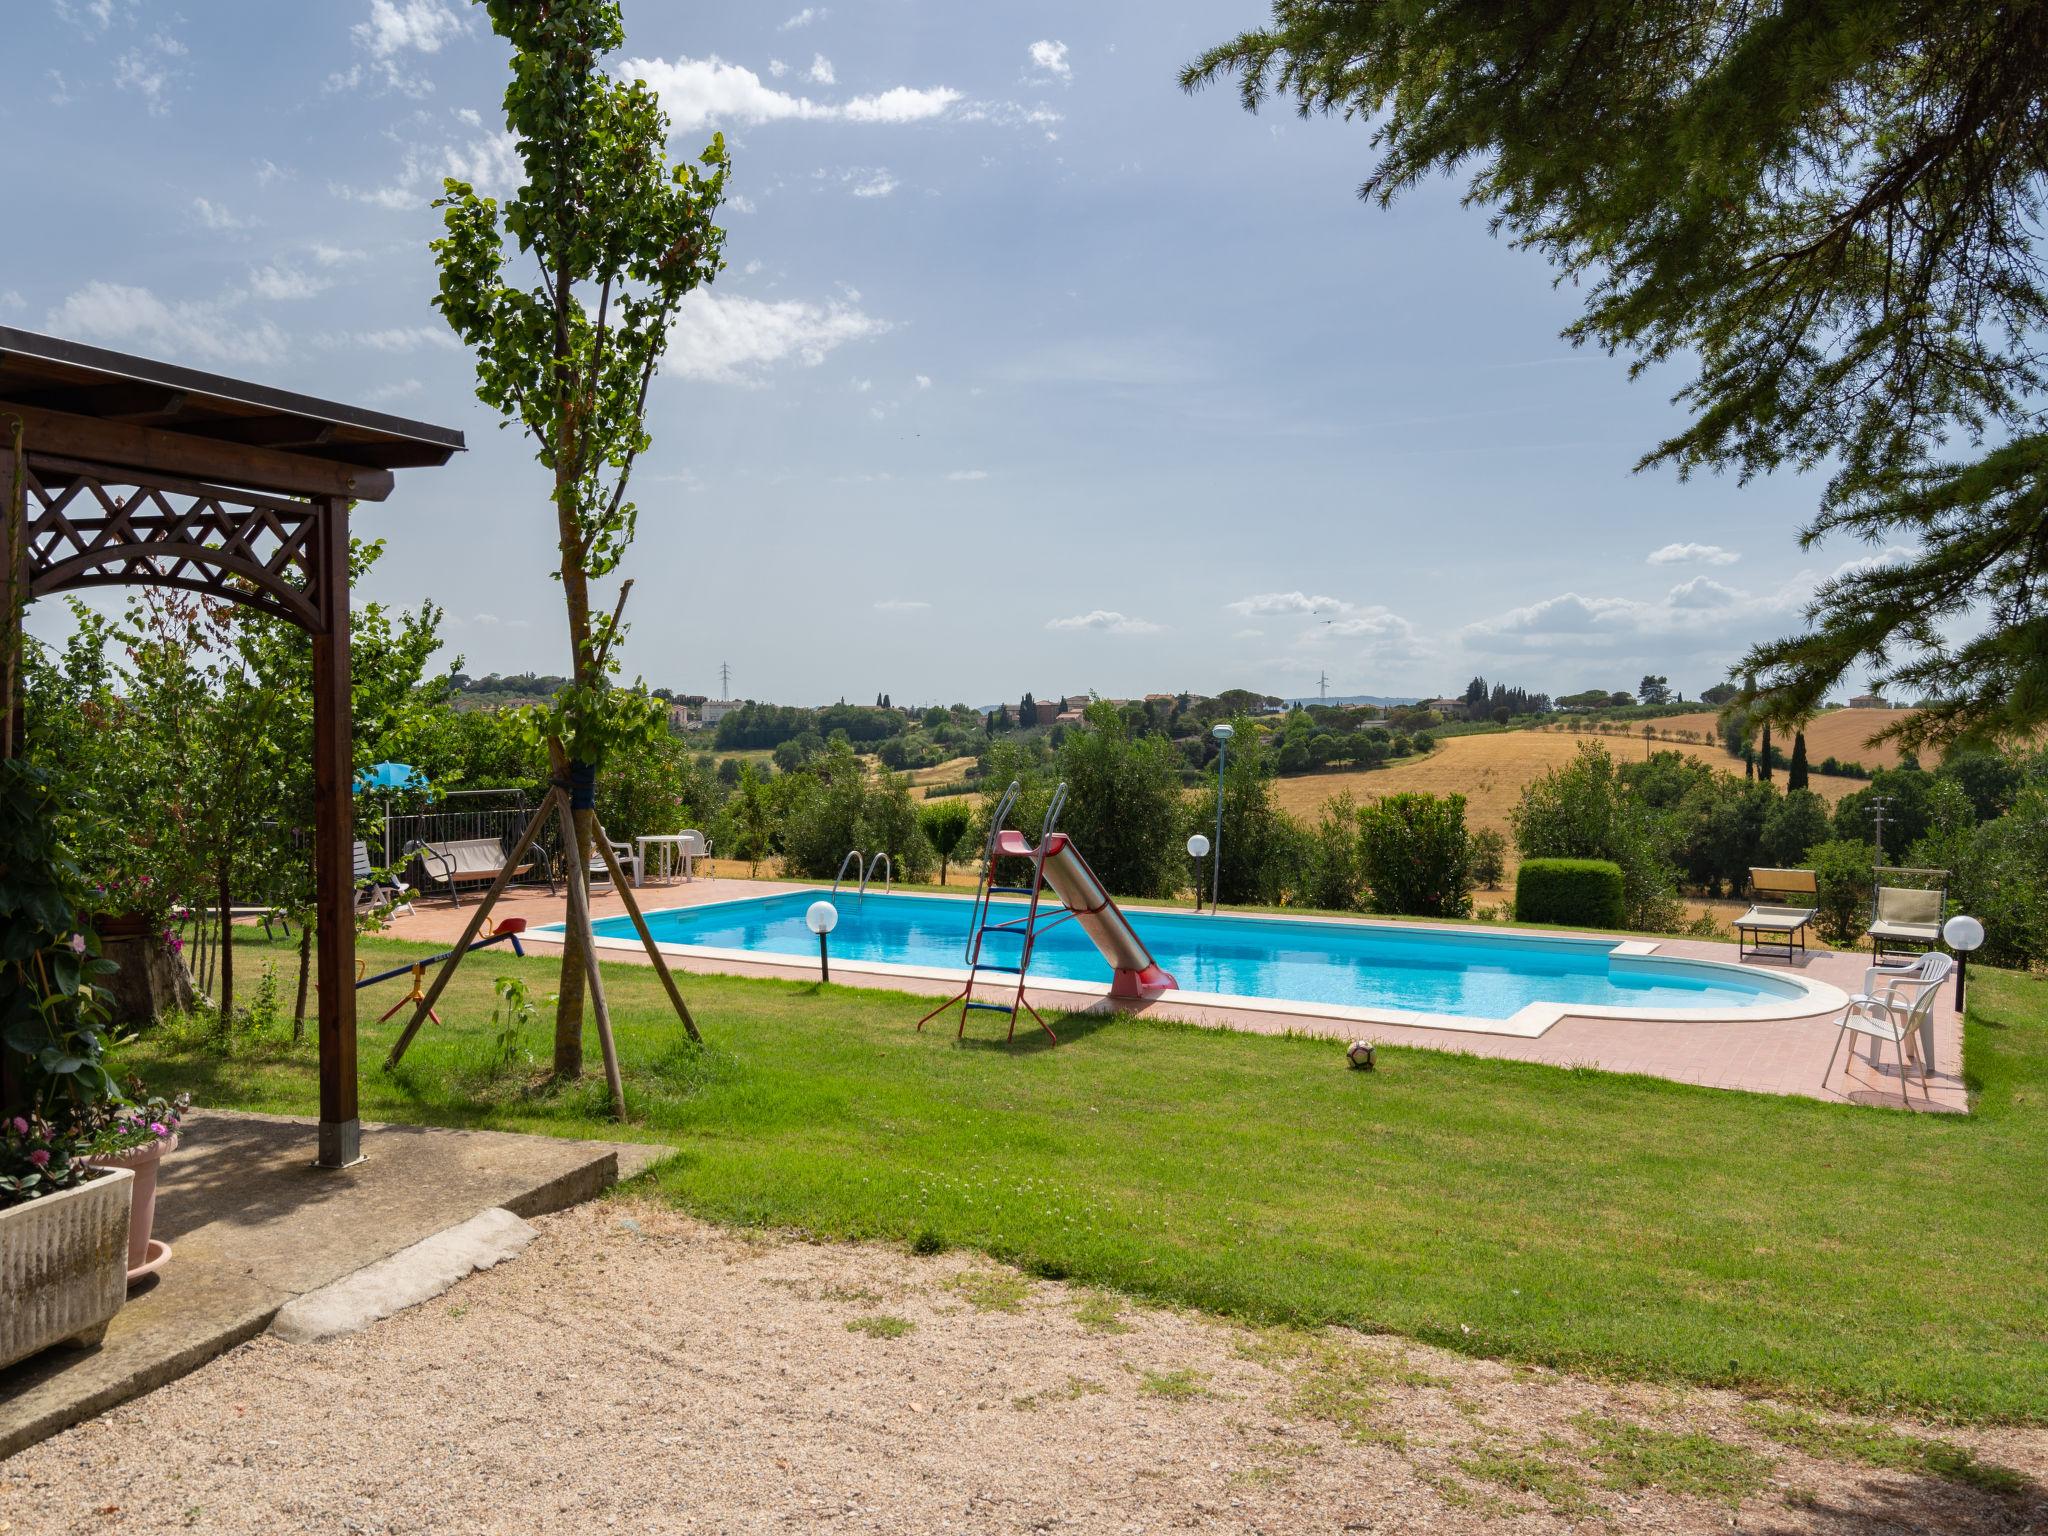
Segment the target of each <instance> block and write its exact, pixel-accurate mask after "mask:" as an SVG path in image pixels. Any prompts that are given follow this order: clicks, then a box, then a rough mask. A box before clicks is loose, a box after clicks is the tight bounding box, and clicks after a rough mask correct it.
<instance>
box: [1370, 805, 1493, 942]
mask: <svg viewBox="0 0 2048 1536" xmlns="http://www.w3.org/2000/svg"><path fill="white" fill-rule="evenodd" d="M1358 826H1359V866H1360V869H1361V871H1362V872H1363V874H1364V877H1365V884H1366V886H1367V888H1368V889H1369V890H1370V891H1371V893H1372V905H1373V910H1374V911H1375V912H1394V913H1403V914H1406V915H1409V916H1414V917H1466V916H1469V915H1470V914H1471V911H1472V850H1471V845H1470V842H1469V840H1468V839H1467V837H1466V833H1465V797H1464V796H1463V795H1445V796H1442V797H1441V798H1440V797H1438V796H1436V795H1422V794H1400V795H1386V796H1383V797H1382V798H1380V799H1378V800H1374V801H1370V802H1368V803H1367V804H1366V805H1364V806H1363V807H1361V808H1360V810H1359V812H1358Z"/></svg>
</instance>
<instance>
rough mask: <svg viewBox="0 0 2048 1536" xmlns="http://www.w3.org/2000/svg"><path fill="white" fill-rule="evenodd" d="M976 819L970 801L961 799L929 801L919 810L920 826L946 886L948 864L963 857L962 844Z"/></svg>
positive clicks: (940, 878)
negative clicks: (968, 827)
mask: <svg viewBox="0 0 2048 1536" xmlns="http://www.w3.org/2000/svg"><path fill="white" fill-rule="evenodd" d="M973 820H974V813H973V812H972V811H971V810H969V809H968V806H967V802H966V801H964V800H960V799H957V798H956V799H950V800H930V799H927V800H926V801H925V803H924V804H923V805H921V806H919V807H918V810H917V824H918V826H919V827H920V828H921V829H922V830H923V832H924V837H925V841H926V842H927V843H929V844H931V849H932V852H933V853H934V854H936V855H937V856H938V860H939V883H940V884H941V885H944V884H945V883H946V873H947V865H948V864H949V863H950V862H951V861H952V860H953V859H954V858H957V857H958V856H959V854H960V851H961V850H960V844H961V843H962V842H963V841H964V840H965V839H966V836H967V826H968V823H969V822H971V821H973Z"/></svg>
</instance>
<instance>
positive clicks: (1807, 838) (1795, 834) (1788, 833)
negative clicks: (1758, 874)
mask: <svg viewBox="0 0 2048 1536" xmlns="http://www.w3.org/2000/svg"><path fill="white" fill-rule="evenodd" d="M1827 840H1828V807H1827V802H1826V801H1825V800H1823V799H1821V797H1820V796H1819V795H1817V794H1815V793H1814V792H1813V791H1812V790H1810V789H1794V790H1790V791H1787V793H1786V795H1785V798H1784V799H1782V800H1779V801H1776V802H1774V803H1773V804H1772V806H1771V809H1770V811H1769V813H1768V814H1767V815H1766V816H1765V817H1764V836H1763V848H1762V850H1761V851H1762V854H1763V856H1764V857H1765V858H1766V859H1769V860H1770V861H1771V863H1773V864H1775V865H1777V866H1778V867H1779V868H1781V869H1782V868H1786V867H1790V866H1794V865H1798V864H1800V863H1802V862H1803V861H1804V860H1805V858H1806V850H1807V849H1809V848H1811V847H1812V846H1813V845H1814V844H1815V843H1824V842H1826V841H1827Z"/></svg>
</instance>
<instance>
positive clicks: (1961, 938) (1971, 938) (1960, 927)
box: [1941, 913, 1984, 1014]
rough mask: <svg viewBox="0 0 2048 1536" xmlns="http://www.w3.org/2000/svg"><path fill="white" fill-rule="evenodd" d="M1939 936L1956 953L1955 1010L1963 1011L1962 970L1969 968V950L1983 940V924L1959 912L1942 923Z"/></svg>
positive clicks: (1980, 943) (1976, 946)
mask: <svg viewBox="0 0 2048 1536" xmlns="http://www.w3.org/2000/svg"><path fill="white" fill-rule="evenodd" d="M1941 936H1942V938H1943V939H1945V940H1946V941H1947V942H1948V947H1949V948H1950V949H1952V950H1954V951H1955V955H1956V1012H1957V1013H1958V1014H1960V1013H1961V1012H1962V1011H1963V972H1964V971H1965V970H1967V969H1968V968H1969V964H1970V951H1972V950H1973V949H1976V948H1978V947H1979V946H1981V945H1982V944H1983V942H1984V925H1983V924H1982V923H1981V922H1979V921H1978V920H1977V919H1976V918H1974V917H1965V916H1963V915H1962V914H1961V913H1958V914H1957V915H1956V916H1954V917H1952V918H1950V919H1949V920H1948V921H1947V922H1946V923H1944V924H1942V927H1941Z"/></svg>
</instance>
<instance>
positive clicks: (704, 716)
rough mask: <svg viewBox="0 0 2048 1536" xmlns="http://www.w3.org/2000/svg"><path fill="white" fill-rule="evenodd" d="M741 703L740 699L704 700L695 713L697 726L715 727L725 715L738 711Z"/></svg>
mask: <svg viewBox="0 0 2048 1536" xmlns="http://www.w3.org/2000/svg"><path fill="white" fill-rule="evenodd" d="M743 702H744V701H743V700H740V699H706V700H705V701H704V705H703V707H702V708H701V709H699V710H698V711H697V723H698V724H699V725H716V724H718V722H719V721H721V720H723V719H724V718H725V717H726V716H727V715H729V714H731V713H732V712H733V711H734V710H736V709H738V708H739V707H740V705H741V703H743Z"/></svg>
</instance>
